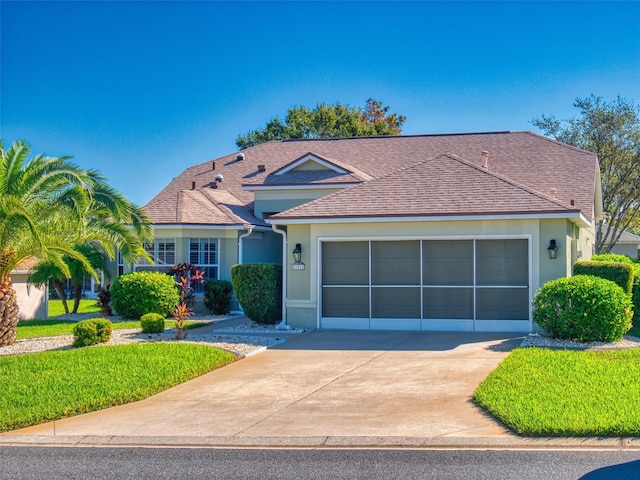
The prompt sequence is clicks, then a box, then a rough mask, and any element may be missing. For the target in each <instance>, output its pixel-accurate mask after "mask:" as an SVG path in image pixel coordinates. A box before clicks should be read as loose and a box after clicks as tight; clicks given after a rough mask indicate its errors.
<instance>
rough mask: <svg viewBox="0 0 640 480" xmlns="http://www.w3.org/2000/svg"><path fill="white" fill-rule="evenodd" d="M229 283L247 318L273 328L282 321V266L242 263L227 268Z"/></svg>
mask: <svg viewBox="0 0 640 480" xmlns="http://www.w3.org/2000/svg"><path fill="white" fill-rule="evenodd" d="M231 283H232V284H233V291H234V292H236V297H238V302H240V305H241V306H242V309H243V310H244V313H245V315H246V316H247V317H249V318H250V319H251V320H253V321H254V322H257V323H264V324H273V323H276V322H278V321H280V320H281V319H282V266H281V265H277V264H273V263H246V264H243V265H234V266H233V267H231Z"/></svg>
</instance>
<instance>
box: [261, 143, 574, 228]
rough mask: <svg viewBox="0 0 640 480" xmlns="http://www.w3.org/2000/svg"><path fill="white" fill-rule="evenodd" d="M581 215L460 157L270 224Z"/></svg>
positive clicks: (434, 161) (398, 174) (404, 172)
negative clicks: (369, 219) (325, 220)
mask: <svg viewBox="0 0 640 480" xmlns="http://www.w3.org/2000/svg"><path fill="white" fill-rule="evenodd" d="M552 212H553V213H558V212H579V210H578V209H576V208H575V207H571V206H567V205H564V204H562V203H561V202H560V201H558V200H556V199H554V198H552V197H550V196H547V195H544V194H541V193H539V192H536V191H535V190H532V189H530V188H528V187H526V186H524V185H521V184H519V183H518V182H515V181H513V180H511V179H508V178H506V177H504V176H502V175H499V174H496V173H494V172H491V171H489V170H487V169H483V168H482V167H479V166H477V165H474V164H473V163H471V162H467V161H465V160H463V159H461V158H459V157H456V156H455V155H451V154H446V155H441V156H439V157H436V158H431V159H428V160H424V161H422V162H419V163H417V164H415V165H412V166H410V167H406V168H403V169H400V170H397V171H395V172H392V173H390V174H389V175H385V176H383V177H380V178H377V179H374V180H372V181H370V182H367V183H364V184H362V185H358V186H356V187H353V188H350V189H346V190H342V191H340V192H337V193H334V194H333V195H329V196H327V197H323V198H320V199H318V200H315V201H313V202H310V203H307V204H305V205H300V206H298V207H295V208H292V209H290V210H287V211H285V212H282V213H280V214H277V215H273V216H272V217H271V220H283V219H302V218H306V219H320V218H324V219H327V218H364V217H367V218H372V217H424V216H463V215H464V216H467V215H501V214H526V213H552Z"/></svg>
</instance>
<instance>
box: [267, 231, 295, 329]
mask: <svg viewBox="0 0 640 480" xmlns="http://www.w3.org/2000/svg"><path fill="white" fill-rule="evenodd" d="M271 229H272V230H273V231H274V232H276V233H277V234H280V235H282V321H281V322H280V323H279V324H278V325H276V330H291V325H288V324H287V232H286V230H279V229H278V226H277V225H276V224H274V223H272V224H271Z"/></svg>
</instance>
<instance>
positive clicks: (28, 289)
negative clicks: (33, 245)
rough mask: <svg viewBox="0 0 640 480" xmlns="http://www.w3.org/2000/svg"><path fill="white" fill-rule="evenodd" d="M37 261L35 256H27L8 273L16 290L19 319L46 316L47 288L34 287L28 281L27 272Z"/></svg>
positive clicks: (29, 271)
mask: <svg viewBox="0 0 640 480" xmlns="http://www.w3.org/2000/svg"><path fill="white" fill-rule="evenodd" d="M37 263H38V259H37V258H33V257H32V258H28V259H26V260H25V261H24V262H22V263H21V264H20V265H18V267H17V268H16V269H15V270H12V271H11V273H10V277H11V282H12V283H13V288H14V289H15V291H16V299H17V300H18V307H19V308H20V311H19V312H18V318H20V320H32V319H34V318H40V319H45V318H47V310H48V306H49V305H48V299H49V295H48V291H49V290H48V288H47V287H46V286H44V287H36V286H35V285H30V284H29V282H28V279H29V274H30V273H31V270H32V269H33V267H35V265H36V264H37Z"/></svg>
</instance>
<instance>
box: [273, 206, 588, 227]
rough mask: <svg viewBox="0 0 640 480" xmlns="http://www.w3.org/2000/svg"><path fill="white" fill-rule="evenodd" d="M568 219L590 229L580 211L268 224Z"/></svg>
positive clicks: (279, 220) (311, 219) (322, 219)
mask: <svg viewBox="0 0 640 480" xmlns="http://www.w3.org/2000/svg"><path fill="white" fill-rule="evenodd" d="M540 218H545V219H556V218H566V219H567V220H569V221H571V222H572V223H575V224H576V225H578V226H579V227H581V228H588V227H590V226H591V222H590V221H589V220H588V219H587V217H586V216H585V215H584V214H583V213H582V212H581V211H580V210H573V211H566V212H548V213H542V212H531V213H489V214H486V213H484V214H461V215H447V214H443V215H415V216H412V215H397V216H393V215H380V216H369V217H358V216H341V217H306V218H303V217H298V218H295V217H294V218H291V217H290V218H286V217H285V218H273V217H271V218H269V219H267V220H266V222H267V223H269V224H272V225H302V224H308V223H314V224H320V223H325V224H328V223H372V222H376V223H397V222H446V221H455V222H460V221H474V220H529V219H540Z"/></svg>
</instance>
